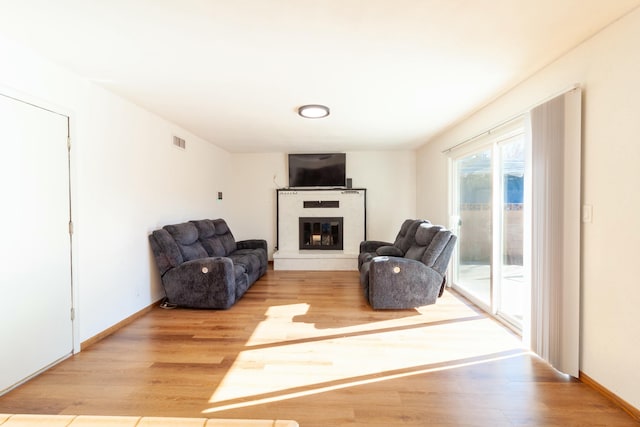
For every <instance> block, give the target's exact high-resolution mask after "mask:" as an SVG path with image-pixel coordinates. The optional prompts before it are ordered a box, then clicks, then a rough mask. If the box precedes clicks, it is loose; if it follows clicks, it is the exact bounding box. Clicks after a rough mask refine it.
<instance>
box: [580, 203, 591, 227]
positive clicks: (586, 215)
mask: <svg viewBox="0 0 640 427" xmlns="http://www.w3.org/2000/svg"><path fill="white" fill-rule="evenodd" d="M592 221H593V206H592V205H582V222H585V223H589V222H592Z"/></svg>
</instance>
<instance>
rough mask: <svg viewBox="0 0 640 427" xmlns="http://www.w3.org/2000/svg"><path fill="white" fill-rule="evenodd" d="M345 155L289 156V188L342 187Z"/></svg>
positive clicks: (343, 184)
mask: <svg viewBox="0 0 640 427" xmlns="http://www.w3.org/2000/svg"><path fill="white" fill-rule="evenodd" d="M346 160H347V156H346V154H345V153H324V154H289V187H344V186H345V183H346V163H347V162H346Z"/></svg>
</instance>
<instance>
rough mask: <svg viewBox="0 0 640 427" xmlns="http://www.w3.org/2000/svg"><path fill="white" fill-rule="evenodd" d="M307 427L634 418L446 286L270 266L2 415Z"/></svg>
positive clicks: (137, 331) (163, 313) (130, 329)
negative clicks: (396, 285)
mask: <svg viewBox="0 0 640 427" xmlns="http://www.w3.org/2000/svg"><path fill="white" fill-rule="evenodd" d="M2 412H6V413H47V414H80V415H129V416H174V417H175V416H177V417H207V418H258V419H292V420H296V421H298V423H299V424H300V426H302V427H307V426H309V427H311V426H318V427H320V426H322V427H327V426H368V427H371V426H427V425H428V426H492V427H493V426H636V425H638V423H637V422H636V421H635V420H634V419H633V418H632V417H631V416H629V415H628V414H627V413H625V412H624V411H622V410H621V409H619V408H618V407H617V406H615V405H614V404H613V403H612V402H610V401H609V400H608V399H606V398H605V397H603V396H602V395H601V394H599V393H598V392H596V391H595V390H593V389H592V388H591V387H589V386H587V385H585V384H583V383H581V382H579V381H577V380H572V379H568V378H566V377H564V376H563V375H560V374H559V373H557V372H556V371H554V370H553V369H551V368H550V367H549V366H548V365H546V364H545V363H543V362H541V361H540V360H539V359H538V358H536V357H535V356H532V355H531V354H529V353H527V352H526V351H524V350H523V349H522V348H521V344H520V340H519V338H518V337H517V336H515V335H513V334H512V333H511V332H510V331H508V330H507V329H506V328H504V327H503V326H501V325H500V324H498V323H496V322H495V321H494V320H492V319H490V318H488V317H487V316H486V315H485V314H483V313H482V312H480V311H478V310H477V309H476V308H474V307H473V306H471V305H469V304H468V303H466V302H465V301H464V300H463V299H461V298H460V297H458V296H456V295H455V294H453V293H451V292H445V294H444V296H443V297H442V298H441V299H440V300H438V302H437V304H435V305H431V306H426V307H421V308H419V309H417V310H402V311H373V310H371V308H370V307H369V306H368V305H367V304H366V302H365V300H364V297H363V296H362V292H361V290H360V287H359V285H358V273H357V272H282V271H272V270H269V271H268V272H267V274H266V275H265V276H264V277H263V278H262V279H260V280H259V281H258V282H257V283H256V284H255V285H254V286H253V287H252V288H251V289H250V290H249V291H248V292H247V294H245V296H244V297H243V298H242V300H241V301H240V302H239V303H238V304H236V305H235V306H234V307H232V308H231V309H229V310H226V311H214V310H185V309H174V310H163V309H159V308H158V309H154V310H151V311H150V312H149V313H148V314H147V315H145V316H143V317H141V318H139V319H137V320H135V321H134V322H133V323H131V324H130V325H127V326H125V327H124V328H122V329H120V330H118V331H117V332H115V333H114V334H113V335H111V336H109V337H107V338H105V339H103V340H102V341H99V342H98V343H96V344H94V345H92V346H91V347H89V348H87V349H86V350H84V351H82V352H81V353H79V354H77V355H75V356H74V357H72V358H70V359H68V360H66V361H64V362H63V363H61V364H60V365H58V366H56V367H54V368H52V369H51V370H49V371H47V372H46V373H44V374H42V375H40V376H38V377H36V378H35V379H33V380H31V381H30V382H28V383H27V384H25V385H23V386H21V387H19V388H17V389H15V390H14V391H12V392H10V393H8V394H6V395H4V396H2V397H0V413H2Z"/></svg>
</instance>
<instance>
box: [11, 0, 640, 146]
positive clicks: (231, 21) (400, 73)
mask: <svg viewBox="0 0 640 427" xmlns="http://www.w3.org/2000/svg"><path fill="white" fill-rule="evenodd" d="M639 4H640V0H324V1H312V0H56V1H51V0H2V1H1V2H0V33H1V34H4V35H5V36H6V37H8V38H11V39H14V40H16V41H18V42H20V43H22V44H24V45H26V46H28V47H31V48H33V49H34V50H36V51H39V52H40V53H42V54H44V55H45V56H47V57H49V58H50V59H52V60H53V61H55V62H57V63H59V64H61V65H63V66H65V67H68V68H70V69H72V70H74V71H75V72H76V73H78V74H80V75H82V76H84V77H86V78H88V79H91V80H92V81H94V82H96V83H98V84H100V85H102V86H104V87H105V88H107V89H109V90H111V91H113V92H115V93H118V94H120V95H121V96H123V97H125V98H127V99H129V100H131V101H133V102H135V103H136V104H138V105H140V106H142V107H144V108H145V109H147V110H149V111H152V112H154V113H156V114H158V115H160V116H162V117H164V118H166V119H168V120H170V121H172V122H175V123H177V124H179V125H181V126H182V127H184V128H185V129H187V130H189V131H190V132H192V133H194V134H196V135H198V136H200V137H202V138H204V139H206V140H208V141H210V142H212V143H214V144H216V145H218V146H220V147H222V148H224V149H226V150H228V151H230V152H272V151H273V152H305V151H319V150H321V151H354V150H386V149H389V150H400V149H412V148H415V147H418V146H420V145H422V144H423V143H425V142H426V141H428V140H429V138H431V137H433V136H434V135H436V134H438V133H440V132H442V131H443V130H444V129H446V128H447V127H449V126H451V125H452V124H454V123H455V122H457V121H459V120H461V119H462V118H464V117H466V116H468V115H469V114H470V113H472V112H473V111H476V110H478V109H479V108H481V107H482V106H483V105H485V104H486V103H487V102H489V101H490V100H491V99H494V98H495V97H496V96H498V95H499V94H501V93H504V92H505V91H506V90H508V89H509V88H511V87H513V86H514V85H515V84H517V83H518V82H520V81H522V80H524V79H525V78H526V77H528V76H530V75H531V74H533V73H534V72H535V71H537V70H539V69H540V68H541V67H543V66H545V65H546V64H548V63H550V62H551V61H553V60H554V59H556V58H558V57H559V56H560V55H562V54H563V53H565V52H567V51H568V50H569V49H571V48H572V47H574V46H576V45H577V44H579V43H581V42H582V41H584V40H585V39H587V38H589V37H590V36H591V35H593V34H594V33H596V32H597V31H599V30H600V29H602V28H603V27H604V26H606V25H608V24H609V23H611V22H612V21H614V20H616V19H617V18H618V17H620V16H621V15H623V14H625V13H627V12H628V11H630V10H631V9H633V8H635V7H636V6H638V5H639ZM2 66H7V64H3V65H2ZM541 96H542V95H541ZM315 103H321V104H325V105H327V106H329V107H330V108H331V115H330V116H329V117H328V118H325V119H315V120H309V119H302V118H300V117H299V116H297V114H296V108H297V107H298V106H300V105H303V104H315Z"/></svg>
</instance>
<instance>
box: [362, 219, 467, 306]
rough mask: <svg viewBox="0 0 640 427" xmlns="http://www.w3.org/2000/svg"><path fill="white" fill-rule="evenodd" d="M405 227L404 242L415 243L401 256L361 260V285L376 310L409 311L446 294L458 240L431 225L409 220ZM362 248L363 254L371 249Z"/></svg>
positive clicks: (431, 302) (432, 302)
mask: <svg viewBox="0 0 640 427" xmlns="http://www.w3.org/2000/svg"><path fill="white" fill-rule="evenodd" d="M416 224H417V225H416ZM405 225H406V226H407V233H405V236H404V238H405V239H409V240H411V241H412V243H411V245H410V246H409V247H408V248H407V249H406V251H404V253H403V254H402V255H400V254H399V252H396V253H397V255H380V254H377V253H376V254H375V255H374V254H370V255H371V256H370V257H368V256H362V258H363V262H362V264H361V265H360V284H361V285H362V288H363V291H364V294H365V298H366V299H367V301H368V302H369V304H371V307H373V308H374V309H407V308H415V307H420V306H423V305H428V304H434V303H435V302H436V300H437V299H438V298H439V297H440V296H442V293H443V292H444V287H445V285H446V275H445V273H446V270H447V266H448V264H449V259H450V258H451V254H452V252H453V248H454V246H455V243H456V240H457V238H456V236H455V235H453V233H451V231H449V230H447V229H445V228H444V227H442V226H440V225H433V224H431V223H430V222H428V221H422V220H407V221H405V222H404V223H403V227H405ZM414 230H415V231H414ZM401 231H402V229H401ZM398 235H399V236H400V233H399V234H398ZM396 241H397V239H396ZM387 246H388V245H387ZM391 246H395V245H391ZM360 247H361V250H364V249H367V248H368V247H367V245H366V243H365V242H363V243H362V244H361V246H360ZM380 248H385V246H384V245H383V246H380V247H379V249H380ZM385 251H387V252H389V253H391V252H393V251H394V249H391V248H388V249H382V250H378V252H382V253H384V252H385Z"/></svg>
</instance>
